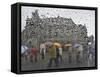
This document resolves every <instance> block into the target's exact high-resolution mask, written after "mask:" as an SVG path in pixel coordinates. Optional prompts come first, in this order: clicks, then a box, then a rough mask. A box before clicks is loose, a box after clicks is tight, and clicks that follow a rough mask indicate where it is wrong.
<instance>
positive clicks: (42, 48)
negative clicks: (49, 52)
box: [40, 43, 46, 59]
mask: <svg viewBox="0 0 100 77" xmlns="http://www.w3.org/2000/svg"><path fill="white" fill-rule="evenodd" d="M45 53H46V46H45V44H44V43H43V44H41V45H40V54H41V57H42V59H44V58H45Z"/></svg>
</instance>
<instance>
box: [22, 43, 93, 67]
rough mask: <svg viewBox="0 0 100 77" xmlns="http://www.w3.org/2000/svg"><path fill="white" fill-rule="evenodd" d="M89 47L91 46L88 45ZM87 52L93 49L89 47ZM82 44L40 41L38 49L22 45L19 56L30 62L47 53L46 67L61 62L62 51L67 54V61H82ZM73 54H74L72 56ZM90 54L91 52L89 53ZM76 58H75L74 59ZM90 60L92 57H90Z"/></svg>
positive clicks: (58, 64) (43, 57) (44, 56)
mask: <svg viewBox="0 0 100 77" xmlns="http://www.w3.org/2000/svg"><path fill="white" fill-rule="evenodd" d="M90 47H91V46H90ZM88 50H89V52H91V51H93V50H91V49H90V48H89V49H88ZM83 51H84V49H83V45H81V44H79V43H75V44H72V43H69V42H68V43H67V44H65V45H62V44H60V43H59V42H51V43H48V44H47V43H41V44H40V47H39V49H37V48H35V47H34V46H31V47H27V46H25V45H22V47H21V56H22V58H24V60H29V61H30V62H31V63H33V62H35V63H36V62H38V61H39V60H38V56H40V57H41V60H44V59H45V58H46V56H47V54H46V53H48V57H49V59H48V64H47V67H52V66H53V64H54V66H55V67H58V66H60V64H61V63H63V52H66V54H67V55H68V56H66V57H68V63H69V64H70V63H73V59H74V60H75V62H76V63H80V64H82V63H83V58H84V54H83ZM73 54H75V56H73ZM89 54H91V53H89ZM91 56H92V55H89V57H88V58H91ZM75 58H76V59H75ZM91 60H92V59H91Z"/></svg>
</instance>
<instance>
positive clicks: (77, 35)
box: [22, 10, 87, 47]
mask: <svg viewBox="0 0 100 77" xmlns="http://www.w3.org/2000/svg"><path fill="white" fill-rule="evenodd" d="M50 40H52V41H53V40H57V41H59V42H61V43H67V42H71V43H72V42H80V43H82V44H85V45H86V43H87V29H86V26H85V25H77V24H75V23H74V22H73V20H72V19H71V18H64V17H60V16H58V17H50V18H40V17H39V14H38V10H36V11H35V12H33V13H32V17H31V18H28V17H27V19H26V26H25V29H24V30H23V31H22V44H26V45H29V43H31V44H32V45H33V46H36V47H39V44H40V43H41V42H44V41H45V42H46V41H50Z"/></svg>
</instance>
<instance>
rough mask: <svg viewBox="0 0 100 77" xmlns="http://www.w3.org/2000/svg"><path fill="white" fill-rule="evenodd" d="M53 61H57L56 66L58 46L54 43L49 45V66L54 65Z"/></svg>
mask: <svg viewBox="0 0 100 77" xmlns="http://www.w3.org/2000/svg"><path fill="white" fill-rule="evenodd" d="M53 61H54V63H55V66H58V64H57V59H56V48H55V46H54V45H51V46H50V47H49V64H48V67H51V66H52V64H53Z"/></svg>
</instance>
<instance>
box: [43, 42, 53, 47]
mask: <svg viewBox="0 0 100 77" xmlns="http://www.w3.org/2000/svg"><path fill="white" fill-rule="evenodd" d="M45 45H47V46H51V45H53V43H52V42H46V43H45Z"/></svg>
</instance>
